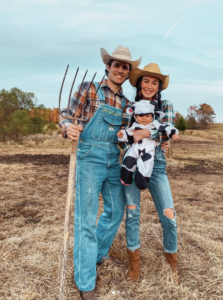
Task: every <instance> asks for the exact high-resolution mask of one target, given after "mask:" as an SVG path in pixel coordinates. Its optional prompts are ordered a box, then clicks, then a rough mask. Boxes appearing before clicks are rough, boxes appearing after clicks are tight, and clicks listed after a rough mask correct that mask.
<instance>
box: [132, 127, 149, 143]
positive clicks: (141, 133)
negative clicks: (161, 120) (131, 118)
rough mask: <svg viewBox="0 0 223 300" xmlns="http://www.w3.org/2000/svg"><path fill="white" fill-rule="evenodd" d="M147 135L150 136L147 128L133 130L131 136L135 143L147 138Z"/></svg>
mask: <svg viewBox="0 0 223 300" xmlns="http://www.w3.org/2000/svg"><path fill="white" fill-rule="evenodd" d="M149 137H150V132H149V130H148V129H140V130H139V129H138V130H134V133H133V138H134V143H135V144H136V143H138V142H139V141H141V140H142V139H144V138H149Z"/></svg>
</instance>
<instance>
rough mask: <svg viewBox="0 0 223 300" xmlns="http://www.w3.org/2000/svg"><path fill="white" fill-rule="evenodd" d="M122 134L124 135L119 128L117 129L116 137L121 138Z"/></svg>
mask: <svg viewBox="0 0 223 300" xmlns="http://www.w3.org/2000/svg"><path fill="white" fill-rule="evenodd" d="M123 136H124V133H123V132H122V131H121V130H119V132H118V133H117V137H119V138H123Z"/></svg>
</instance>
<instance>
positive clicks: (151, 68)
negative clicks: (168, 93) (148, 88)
mask: <svg viewBox="0 0 223 300" xmlns="http://www.w3.org/2000/svg"><path fill="white" fill-rule="evenodd" d="M142 76H152V77H156V78H158V79H160V80H161V81H162V84H163V87H162V89H163V90H165V89H166V88H167V87H168V85H169V75H163V74H162V73H161V71H160V68H159V66H158V65H157V64H154V63H151V64H148V65H146V66H145V67H144V68H143V69H142V70H141V69H139V68H135V69H134V70H131V71H130V72H129V81H130V83H131V85H132V86H136V83H137V81H138V79H139V78H140V77H142Z"/></svg>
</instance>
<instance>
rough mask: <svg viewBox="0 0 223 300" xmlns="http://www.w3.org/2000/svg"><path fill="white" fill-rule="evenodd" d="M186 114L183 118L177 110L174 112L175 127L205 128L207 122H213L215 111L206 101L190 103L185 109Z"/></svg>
mask: <svg viewBox="0 0 223 300" xmlns="http://www.w3.org/2000/svg"><path fill="white" fill-rule="evenodd" d="M187 113H188V114H187V116H186V118H184V117H183V116H182V115H181V114H180V113H179V112H176V114H175V127H176V128H177V129H179V130H180V131H183V132H184V131H185V130H186V129H200V130H203V129H206V128H207V127H208V124H209V123H213V122H214V118H215V112H214V110H213V108H212V107H211V106H210V105H209V104H206V103H203V104H200V106H197V105H191V106H189V108H188V109H187Z"/></svg>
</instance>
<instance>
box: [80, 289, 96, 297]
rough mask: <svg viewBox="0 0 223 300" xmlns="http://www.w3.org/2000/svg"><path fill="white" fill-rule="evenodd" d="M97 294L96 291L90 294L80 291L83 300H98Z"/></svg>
mask: <svg viewBox="0 0 223 300" xmlns="http://www.w3.org/2000/svg"><path fill="white" fill-rule="evenodd" d="M95 293H96V291H95V289H94V290H92V291H89V292H82V291H80V294H81V300H96V296H95Z"/></svg>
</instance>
